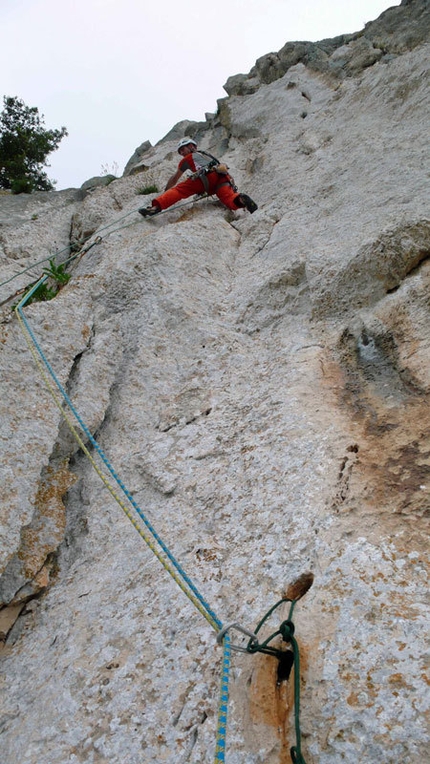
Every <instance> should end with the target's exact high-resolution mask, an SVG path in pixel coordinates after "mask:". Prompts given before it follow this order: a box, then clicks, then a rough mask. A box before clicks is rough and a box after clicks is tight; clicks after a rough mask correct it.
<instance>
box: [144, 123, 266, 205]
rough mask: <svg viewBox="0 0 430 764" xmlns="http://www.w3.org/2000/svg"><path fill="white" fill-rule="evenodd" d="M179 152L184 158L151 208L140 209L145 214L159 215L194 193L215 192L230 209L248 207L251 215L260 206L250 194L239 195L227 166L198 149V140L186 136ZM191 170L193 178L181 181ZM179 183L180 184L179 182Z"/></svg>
mask: <svg viewBox="0 0 430 764" xmlns="http://www.w3.org/2000/svg"><path fill="white" fill-rule="evenodd" d="M178 153H179V154H180V155H181V157H182V159H181V161H180V162H179V165H178V169H177V170H176V172H175V174H174V175H172V176H171V177H170V178H169V180H168V181H167V184H166V188H165V191H164V194H161V195H160V196H157V198H156V199H153V200H152V204H151V206H149V207H141V209H140V210H139V212H140V214H141V215H143V217H148V216H152V215H157V214H158V213H159V212H161V210H166V209H167V208H168V207H171V206H172V204H175V203H176V202H178V201H179V200H180V199H186V198H187V197H188V196H192V195H193V194H203V193H205V192H206V193H207V194H209V195H210V196H211V195H212V194H216V195H217V197H218V199H219V200H220V201H221V202H222V203H223V204H225V206H226V207H228V208H229V209H230V210H237V209H241V208H243V207H245V208H246V209H247V210H248V212H250V213H251V214H252V213H253V212H255V210H257V209H258V207H257V205H256V203H255V202H254V201H253V200H252V199H251V197H250V196H247V194H240V193H239V192H238V190H237V188H236V186H235V185H234V180H233V178H232V177H231V175H229V173H228V167H227V166H226V165H225V164H220V162H219V161H218V159H216V158H215V157H213V156H212V155H211V154H207V153H206V152H204V151H198V149H197V143H196V142H195V141H194V140H193V139H192V138H188V137H185V138H183V139H182V140H181V141H179V143H178ZM186 170H191V172H192V173H193V174H192V175H191V177H189V178H187V179H186V180H184V181H182V182H181V183H178V181H179V178H180V177H181V175H182V174H183V173H184V172H185V171H186ZM176 184H177V185H176Z"/></svg>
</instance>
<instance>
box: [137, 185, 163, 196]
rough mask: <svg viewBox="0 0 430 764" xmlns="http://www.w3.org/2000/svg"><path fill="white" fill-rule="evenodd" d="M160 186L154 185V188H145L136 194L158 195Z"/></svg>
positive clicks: (139, 189) (138, 189)
mask: <svg viewBox="0 0 430 764" xmlns="http://www.w3.org/2000/svg"><path fill="white" fill-rule="evenodd" d="M157 193H158V186H157V185H156V184H155V183H153V184H152V186H143V188H137V189H136V194H157Z"/></svg>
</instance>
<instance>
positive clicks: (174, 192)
mask: <svg viewBox="0 0 430 764" xmlns="http://www.w3.org/2000/svg"><path fill="white" fill-rule="evenodd" d="M227 178H228V176H227V175H219V173H217V172H208V174H207V175H206V179H207V182H208V187H209V191H208V193H209V194H216V195H217V197H218V199H219V200H220V201H221V202H222V203H223V204H225V206H226V207H228V208H229V209H230V210H238V209H240V207H241V206H242V205H241V204H240V203H239V204H236V200H237V198H238V196H239V194H238V192H237V191H235V190H234V189H233V187H232V186H231V185H230V183H229V181H228V179H227ZM205 192H206V189H205V186H204V184H203V181H202V180H200V178H196V179H195V180H193V179H192V178H188V179H187V180H184V181H182V182H181V183H178V185H177V186H173V188H169V190H168V191H165V192H164V194H161V195H160V196H157V198H156V199H153V200H152V206H154V205H157V206H158V207H161V209H162V210H166V209H167V208H168V207H171V206H172V204H176V202H179V201H180V200H181V199H187V197H188V196H193V194H204V193H205Z"/></svg>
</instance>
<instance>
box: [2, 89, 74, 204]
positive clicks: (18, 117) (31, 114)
mask: <svg viewBox="0 0 430 764" xmlns="http://www.w3.org/2000/svg"><path fill="white" fill-rule="evenodd" d="M3 104H4V108H3V111H2V113H1V114H0V188H7V189H11V190H12V193H15V194H20V193H31V191H35V190H39V191H52V189H53V188H54V185H53V184H54V183H55V181H51V180H49V178H48V176H47V174H46V172H44V170H43V168H44V167H45V166H48V167H49V165H47V162H46V158H47V156H48V154H50V153H51V152H52V151H55V149H56V148H58V146H59V143H60V141H61V140H62V139H63V138H64V136H65V135H67V130H66V128H65V127H61V128H60V129H59V130H46V129H45V127H44V122H43V120H44V116H43V114H42V115H41V116H39V110H38V109H37V107H36V106H26V104H25V103H24V101H22V100H21V99H19V98H17V97H14V98H11V97H9V96H4V98H3Z"/></svg>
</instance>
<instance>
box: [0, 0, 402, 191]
mask: <svg viewBox="0 0 430 764" xmlns="http://www.w3.org/2000/svg"><path fill="white" fill-rule="evenodd" d="M394 5H400V0H393V1H392V2H390V0H0V96H1V97H3V96H4V95H7V96H18V97H19V98H21V99H23V100H24V101H25V103H26V104H27V105H28V106H37V107H38V109H39V112H40V114H43V115H44V117H45V125H46V127H48V128H59V127H61V126H62V125H65V126H66V127H67V129H68V131H69V136H68V137H66V138H63V141H62V143H61V145H60V148H59V149H58V150H57V151H56V152H55V153H53V154H51V156H50V158H49V162H50V165H51V167H50V169H48V175H49V177H50V178H51V179H54V180H57V181H58V182H57V189H58V190H60V189H62V188H68V187H79V186H80V185H81V184H82V183H83V182H84V181H85V180H87V179H88V178H90V177H92V176H93V175H100V174H102V166H103V167H106V166H108V167H109V168H110V169H112V168H114V166H115V164H116V165H117V166H118V168H119V169H118V172H116V173H115V174H117V175H121V174H122V171H123V168H124V165H125V164H126V162H127V161H128V159H129V158H130V156H131V155H132V154H133V152H134V149H135V148H136V147H137V146H139V145H140V144H141V143H143V141H145V140H150V141H151V143H152V144H155V143H156V142H157V141H158V140H160V139H161V138H162V137H163V136H164V135H165V134H166V133H167V132H168V131H169V130H170V128H171V127H173V125H174V124H176V122H179V121H180V120H182V119H192V120H204V119H205V112H214V111H216V101H217V99H218V98H223V97H224V96H226V93H225V91H224V90H223V87H222V86H223V85H224V83H225V82H226V80H227V78H228V77H229V76H230V75H233V74H238V73H239V72H244V73H247V72H248V71H249V70H250V69H251V67H252V66H253V65H254V63H255V61H256V59H257V58H259V57H260V56H262V55H264V54H266V53H270V52H271V51H277V50H279V49H280V48H281V47H282V46H283V45H284V44H285V43H286V42H291V41H293V40H310V41H314V42H315V41H317V40H322V39H324V38H326V37H335V36H336V35H339V34H348V33H352V32H358V31H359V30H360V29H362V28H363V26H364V24H365V23H367V22H368V21H373V20H374V19H376V18H377V17H378V16H379V15H380V13H382V11H384V10H386V9H387V8H389V7H392V6H394ZM2 107H3V99H2V98H1V102H0V108H2Z"/></svg>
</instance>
